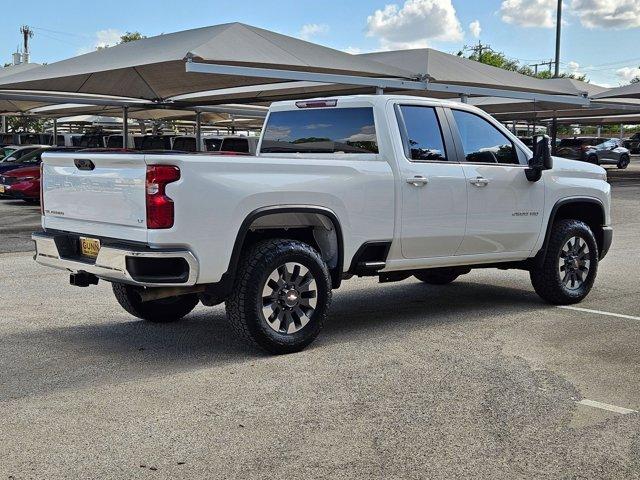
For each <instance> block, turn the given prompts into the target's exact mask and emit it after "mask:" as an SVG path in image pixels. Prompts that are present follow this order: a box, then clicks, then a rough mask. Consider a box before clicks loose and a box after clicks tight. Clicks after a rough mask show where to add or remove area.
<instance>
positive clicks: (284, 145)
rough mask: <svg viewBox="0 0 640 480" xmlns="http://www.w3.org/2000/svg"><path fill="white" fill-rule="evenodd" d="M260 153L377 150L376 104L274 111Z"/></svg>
mask: <svg viewBox="0 0 640 480" xmlns="http://www.w3.org/2000/svg"><path fill="white" fill-rule="evenodd" d="M261 153H378V139H377V137H376V127H375V122H374V120H373V108H371V107H350V108H307V109H301V110H289V111H284V112H272V113H270V114H269V120H268V121H267V126H266V129H265V132H264V136H263V139H262V147H261Z"/></svg>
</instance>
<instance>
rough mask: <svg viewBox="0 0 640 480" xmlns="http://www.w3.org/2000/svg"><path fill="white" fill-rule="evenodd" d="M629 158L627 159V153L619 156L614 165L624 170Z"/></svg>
mask: <svg viewBox="0 0 640 480" xmlns="http://www.w3.org/2000/svg"><path fill="white" fill-rule="evenodd" d="M630 161H631V160H630V159H629V157H628V156H627V155H623V156H621V157H620V160H618V164H617V165H616V166H617V167H618V168H619V169H620V170H624V169H625V168H627V167H628V166H629V162H630Z"/></svg>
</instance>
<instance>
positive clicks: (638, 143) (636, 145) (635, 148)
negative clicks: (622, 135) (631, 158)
mask: <svg viewBox="0 0 640 480" xmlns="http://www.w3.org/2000/svg"><path fill="white" fill-rule="evenodd" d="M623 146H624V147H625V148H627V149H629V152H630V153H633V154H638V153H640V132H638V133H634V134H633V135H632V136H631V137H630V138H627V139H625V140H624V143H623Z"/></svg>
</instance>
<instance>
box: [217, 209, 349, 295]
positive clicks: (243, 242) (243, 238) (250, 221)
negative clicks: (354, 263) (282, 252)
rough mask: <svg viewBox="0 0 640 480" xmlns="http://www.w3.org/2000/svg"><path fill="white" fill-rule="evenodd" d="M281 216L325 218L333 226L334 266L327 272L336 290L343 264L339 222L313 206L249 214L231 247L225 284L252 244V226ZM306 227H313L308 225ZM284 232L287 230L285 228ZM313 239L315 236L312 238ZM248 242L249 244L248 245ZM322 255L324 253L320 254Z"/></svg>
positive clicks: (330, 213) (330, 211) (256, 211)
mask: <svg viewBox="0 0 640 480" xmlns="http://www.w3.org/2000/svg"><path fill="white" fill-rule="evenodd" d="M283 214H312V215H317V216H320V217H324V218H326V219H327V220H328V221H329V222H330V223H331V225H332V226H333V232H335V243H336V245H335V246H336V249H337V252H336V255H337V256H336V259H335V265H334V266H331V267H330V268H329V272H330V274H331V282H332V286H333V288H338V287H339V286H340V282H341V280H342V271H343V263H344V238H343V234H342V227H341V224H340V221H339V220H338V217H337V215H336V214H335V213H334V212H333V211H332V210H330V209H329V208H326V207H320V206H315V205H277V206H268V207H261V208H258V209H256V210H254V211H252V212H251V213H249V214H248V215H247V216H246V217H245V219H244V220H243V222H242V224H241V225H240V228H239V230H238V233H237V234H236V240H235V242H234V245H233V250H232V252H231V259H230V260H229V267H228V269H227V272H226V273H225V274H224V277H226V280H227V283H229V284H230V283H232V282H233V278H235V274H236V271H237V268H238V263H239V261H240V256H241V255H242V252H243V251H244V249H245V247H246V246H247V245H250V244H251V243H252V241H251V238H250V237H251V230H252V226H253V225H255V224H256V222H257V221H259V220H260V219H263V220H264V219H265V217H269V216H274V217H275V216H278V215H283ZM308 226H313V225H312V224H309V225H308ZM282 230H283V229H276V232H282ZM284 230H287V228H286V227H285V228H284ZM314 237H315V236H314ZM248 242H249V243H248ZM315 243H316V245H313V246H318V245H317V244H318V243H320V241H319V240H317V239H316V242H315ZM320 250H321V251H322V250H323V248H322V245H320ZM321 253H324V252H321Z"/></svg>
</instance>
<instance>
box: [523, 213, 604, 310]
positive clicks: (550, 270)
mask: <svg viewBox="0 0 640 480" xmlns="http://www.w3.org/2000/svg"><path fill="white" fill-rule="evenodd" d="M572 237H579V238H580V239H582V240H583V241H584V242H586V244H587V246H588V247H589V261H590V265H589V271H588V272H587V275H586V278H585V280H584V281H583V283H582V285H581V286H580V287H579V288H578V289H576V290H570V289H568V288H567V287H566V286H565V285H564V284H563V282H562V279H561V278H560V275H561V274H560V272H559V266H558V265H559V261H560V253H561V250H562V248H563V246H564V245H565V244H566V242H567V241H568V240H569V239H570V238H572ZM597 272H598V245H597V243H596V239H595V237H594V236H593V232H592V231H591V229H590V228H589V226H588V225H587V224H585V223H584V222H581V221H579V220H560V221H558V222H556V223H554V225H553V227H552V230H551V235H550V238H549V243H548V245H547V250H546V254H545V257H544V259H543V260H542V261H541V262H540V263H539V264H536V265H535V266H534V267H533V268H531V270H530V271H529V276H530V277H531V283H532V284H533V288H534V290H535V291H536V293H537V294H538V295H539V296H540V297H542V299H543V300H545V301H547V302H549V303H552V304H554V305H570V304H573V303H578V302H580V301H582V299H584V298H585V297H586V296H587V295H588V294H589V292H590V291H591V287H593V283H594V281H595V279H596V274H597Z"/></svg>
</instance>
